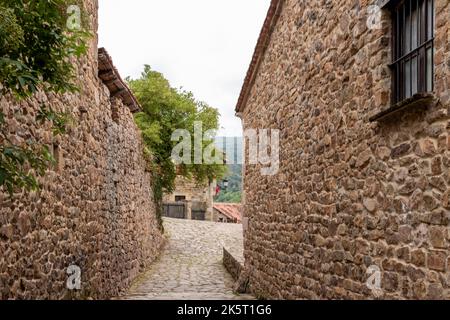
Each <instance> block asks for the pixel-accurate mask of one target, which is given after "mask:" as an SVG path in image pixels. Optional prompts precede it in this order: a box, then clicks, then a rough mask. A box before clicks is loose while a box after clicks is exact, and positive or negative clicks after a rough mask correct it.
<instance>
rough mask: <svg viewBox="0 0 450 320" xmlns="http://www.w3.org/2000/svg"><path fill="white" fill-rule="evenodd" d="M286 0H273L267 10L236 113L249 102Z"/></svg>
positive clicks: (241, 110)
mask: <svg viewBox="0 0 450 320" xmlns="http://www.w3.org/2000/svg"><path fill="white" fill-rule="evenodd" d="M283 2H284V0H272V2H271V3H270V7H269V11H268V12H267V16H266V20H265V21H264V25H263V27H262V29H261V32H260V34H259V38H258V42H257V44H256V47H255V51H254V53H253V57H252V61H251V62H250V66H249V68H248V71H247V75H246V77H245V80H244V84H243V85H242V89H241V93H240V95H239V100H238V102H237V105H236V109H235V111H236V114H241V113H242V112H243V111H244V109H245V105H246V104H247V100H248V96H249V93H250V90H251V88H252V86H253V84H254V81H255V78H256V75H257V72H258V69H259V67H260V65H261V61H262V59H263V57H264V54H265V52H266V49H267V46H268V45H269V42H270V37H271V35H272V32H273V30H274V27H275V25H276V23H277V21H278V18H279V17H280V13H281V8H282V6H283Z"/></svg>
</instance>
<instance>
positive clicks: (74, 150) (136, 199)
mask: <svg viewBox="0 0 450 320" xmlns="http://www.w3.org/2000/svg"><path fill="white" fill-rule="evenodd" d="M83 3H84V6H85V8H84V9H85V10H83V14H86V16H88V17H90V20H91V21H90V24H91V31H92V33H94V34H95V36H94V37H93V39H92V41H91V43H90V48H89V53H88V55H87V56H85V57H83V58H81V59H80V60H79V61H77V62H76V66H77V73H78V79H77V85H78V86H79V88H80V93H75V94H64V95H55V94H45V93H43V92H39V93H37V94H36V95H35V96H34V97H33V98H32V99H30V100H27V101H24V102H20V103H18V102H16V101H15V100H13V99H12V98H10V97H2V98H1V100H0V108H1V110H2V111H3V112H4V114H5V115H6V123H7V130H9V132H10V134H11V137H14V139H15V140H14V141H18V142H19V143H20V141H23V139H26V138H27V137H28V136H29V135H30V134H31V135H34V137H35V138H36V140H37V141H40V142H41V143H43V144H47V145H49V146H50V147H51V149H52V150H53V152H54V156H55V158H56V160H57V164H56V166H55V167H54V168H51V169H50V170H48V172H47V173H46V175H45V177H43V178H42V179H40V183H41V185H42V188H41V190H40V191H39V192H21V193H16V194H14V195H13V197H9V196H8V195H7V194H4V193H0V299H15V298H19V299H62V298H69V299H70V298H109V297H112V296H116V295H118V294H120V293H121V291H123V290H125V289H127V288H128V287H129V286H130V284H131V282H132V281H133V280H134V279H135V278H136V277H137V276H138V275H139V274H140V272H142V271H143V270H144V269H145V268H146V267H148V266H149V264H150V263H151V262H152V261H153V260H154V259H155V258H156V257H157V255H158V252H159V249H160V247H161V245H162V243H163V237H162V235H161V232H160V230H159V223H158V220H157V218H156V214H155V204H154V202H153V200H152V191H151V187H150V182H151V181H150V179H151V178H150V172H149V171H148V164H147V163H146V160H145V159H144V155H143V152H142V149H143V147H142V141H141V134H140V132H139V130H138V129H137V127H136V125H135V123H134V120H133V115H132V113H131V112H132V111H136V110H137V109H138V108H139V106H138V105H137V102H136V100H135V99H134V97H133V96H132V94H131V93H130V91H129V90H128V88H127V87H126V85H125V84H124V83H123V81H122V80H121V78H120V75H119V74H118V72H117V70H116V69H115V68H114V67H113V65H112V62H111V59H110V57H109V56H108V55H107V53H106V51H104V50H100V52H98V49H97V36H96V30H97V10H98V4H97V1H96V0H85V1H83ZM99 60H100V61H99ZM41 104H46V105H49V106H51V107H52V108H53V109H54V110H55V111H65V112H69V113H70V115H71V116H72V117H73V119H74V122H75V123H74V124H73V125H71V126H70V127H69V128H68V132H67V134H64V135H61V136H58V137H53V135H52V134H51V131H50V129H49V128H47V127H42V126H39V125H37V124H36V122H35V120H34V119H35V115H36V113H37V111H38V110H39V108H40V105H41ZM70 266H75V269H71V268H69V267H70ZM77 268H79V269H78V271H79V272H78V271H76V270H77ZM67 272H69V273H71V275H72V276H73V277H74V278H77V277H78V276H79V277H80V280H81V288H80V290H69V289H68V287H67V286H66V283H67V281H68V280H70V279H68V277H69V275H68V273H67Z"/></svg>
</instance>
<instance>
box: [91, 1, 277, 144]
mask: <svg viewBox="0 0 450 320" xmlns="http://www.w3.org/2000/svg"><path fill="white" fill-rule="evenodd" d="M99 3H100V17H99V23H100V26H99V45H100V46H103V47H105V48H106V49H107V50H108V52H109V54H110V55H111V56H112V59H113V61H114V64H115V65H116V67H117V68H118V70H119V72H120V73H121V75H122V77H123V78H125V77H126V76H131V77H133V78H137V77H139V75H140V73H141V71H142V70H143V66H144V64H149V65H150V66H151V67H152V68H153V69H154V70H156V71H159V72H162V73H163V74H164V76H165V77H166V78H167V79H168V80H169V81H170V83H171V85H172V86H173V87H181V86H182V87H183V88H184V89H186V90H189V91H192V92H193V93H194V95H195V97H196V98H197V99H199V100H202V101H205V102H207V103H208V104H210V105H211V106H213V107H216V108H218V109H219V111H220V113H221V126H222V127H223V129H222V130H221V131H220V132H219V134H220V135H227V136H235V135H241V134H242V129H241V122H240V120H239V119H238V118H236V117H235V116H234V114H235V113H234V108H235V106H236V102H237V99H238V96H239V93H240V89H241V86H242V83H243V80H244V77H245V74H246V72H247V68H248V66H249V63H250V60H251V57H252V54H253V50H254V48H255V45H256V41H257V39H258V35H259V32H260V30H261V27H262V24H263V22H264V19H265V15H266V13H267V10H268V8H269V3H270V0H100V1H99Z"/></svg>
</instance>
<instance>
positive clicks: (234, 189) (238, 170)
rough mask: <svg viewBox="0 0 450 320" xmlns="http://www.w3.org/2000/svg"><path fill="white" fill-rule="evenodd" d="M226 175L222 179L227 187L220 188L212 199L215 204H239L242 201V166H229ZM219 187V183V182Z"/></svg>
mask: <svg viewBox="0 0 450 320" xmlns="http://www.w3.org/2000/svg"><path fill="white" fill-rule="evenodd" d="M227 166H228V174H227V175H226V176H224V179H226V180H227V181H228V187H227V188H226V189H225V188H222V189H221V190H220V193H219V194H218V195H217V196H216V197H215V198H214V201H216V202H225V203H241V201H242V165H241V164H229V165H227ZM219 185H220V181H219Z"/></svg>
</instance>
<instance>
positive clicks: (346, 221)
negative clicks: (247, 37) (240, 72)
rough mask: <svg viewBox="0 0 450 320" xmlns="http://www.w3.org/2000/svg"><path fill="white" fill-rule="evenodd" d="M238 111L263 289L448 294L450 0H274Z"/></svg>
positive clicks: (251, 247)
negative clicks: (272, 171)
mask: <svg viewBox="0 0 450 320" xmlns="http://www.w3.org/2000/svg"><path fill="white" fill-rule="evenodd" d="M418 4H419V5H418ZM236 111H237V113H238V116H240V117H241V118H242V120H243V126H244V129H279V130H280V159H279V161H280V163H279V164H280V169H279V171H278V173H277V174H276V175H273V176H263V175H261V172H260V168H261V166H260V165H245V169H244V185H245V187H244V193H245V195H244V217H245V218H244V226H246V228H245V229H246V231H245V269H246V270H247V273H248V274H249V283H250V287H251V289H252V290H253V292H254V293H255V294H256V295H258V296H260V297H266V298H284V299H297V298H307V299H357V298H363V299H371V298H384V299H439V298H443V299H450V256H449V252H450V250H449V246H450V238H449V236H450V235H449V220H450V202H449V194H450V171H449V168H450V135H449V130H450V116H449V112H450V3H449V1H448V0H434V1H432V0H428V1H424V0H420V1H415V0H413V1H411V0H406V1H386V0H385V1H371V0H340V1H337V0H336V1H332V0H311V1H297V0H272V2H271V5H270V9H269V12H268V16H267V19H266V21H265V23H264V26H263V29H262V32H261V35H260V38H259V40H258V44H257V46H256V49H255V53H254V56H253V60H252V62H251V65H250V68H249V70H248V73H247V77H246V79H245V83H244V85H243V88H242V92H241V96H240V98H239V101H238V104H237V108H236ZM378 271H379V272H378ZM368 280H369V281H368ZM377 280H380V286H377V282H378V281H377ZM368 284H369V285H368Z"/></svg>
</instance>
